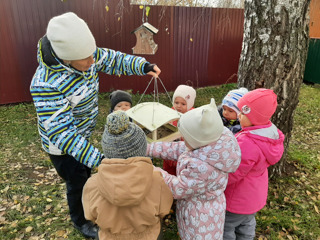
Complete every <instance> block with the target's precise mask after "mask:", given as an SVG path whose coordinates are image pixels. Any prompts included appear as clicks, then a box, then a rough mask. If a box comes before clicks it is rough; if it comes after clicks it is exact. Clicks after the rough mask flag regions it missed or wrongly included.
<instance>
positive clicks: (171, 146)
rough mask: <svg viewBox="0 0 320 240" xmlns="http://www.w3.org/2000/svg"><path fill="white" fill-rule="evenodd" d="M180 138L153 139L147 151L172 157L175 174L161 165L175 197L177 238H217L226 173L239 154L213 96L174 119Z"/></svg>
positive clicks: (220, 231) (220, 234) (235, 164)
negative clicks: (173, 140)
mask: <svg viewBox="0 0 320 240" xmlns="http://www.w3.org/2000/svg"><path fill="white" fill-rule="evenodd" d="M178 129H179V131H180V132H181V134H182V136H183V138H184V141H180V142H154V143H151V144H150V145H148V151H147V153H148V155H149V156H153V157H158V158H164V159H171V160H176V161H178V164H177V176H173V175H170V174H168V173H167V172H166V171H164V170H162V169H161V168H156V169H157V170H159V171H161V173H162V175H163V177H164V180H165V182H166V184H167V185H168V186H169V188H170V189H171V191H172V193H173V197H174V198H175V199H177V209H176V214H177V223H178V230H179V234H180V237H181V239H182V240H191V239H192V240H194V239H199V240H200V239H203V240H209V239H222V237H223V228H224V220H225V209H226V200H225V196H224V190H225V188H226V185H227V182H228V173H229V172H234V171H235V170H236V169H237V168H238V166H239V164H240V159H241V152H240V148H239V145H238V143H237V140H236V139H235V137H234V136H233V134H232V132H231V131H230V130H229V129H227V128H226V127H224V126H223V123H222V120H221V118H220V116H219V113H218V110H217V107H216V104H215V101H214V99H211V103H210V104H208V105H205V106H202V107H199V108H196V109H194V110H191V111H189V112H186V113H185V114H184V115H183V116H182V117H181V118H180V120H179V122H178Z"/></svg>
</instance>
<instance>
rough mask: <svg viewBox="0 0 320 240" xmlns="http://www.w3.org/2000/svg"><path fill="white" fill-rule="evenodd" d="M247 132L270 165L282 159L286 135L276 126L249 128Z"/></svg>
mask: <svg viewBox="0 0 320 240" xmlns="http://www.w3.org/2000/svg"><path fill="white" fill-rule="evenodd" d="M245 130H246V131H247V132H248V133H247V134H249V136H250V138H251V139H252V140H253V142H254V143H255V144H256V145H257V146H259V148H260V150H261V151H262V152H263V155H264V156H265V157H266V160H267V161H268V163H269V164H270V165H273V164H275V163H277V162H278V161H279V160H280V159H281V157H282V154H283V151H284V147H283V141H284V134H283V133H282V132H281V131H280V130H279V129H278V128H277V127H276V126H275V125H274V124H269V126H267V127H264V128H257V127H249V128H247V129H245ZM246 131H245V132H246ZM240 134H241V133H240Z"/></svg>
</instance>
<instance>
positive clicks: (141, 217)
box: [82, 111, 173, 240]
mask: <svg viewBox="0 0 320 240" xmlns="http://www.w3.org/2000/svg"><path fill="white" fill-rule="evenodd" d="M102 148H103V152H104V155H105V157H106V158H108V159H104V160H103V161H102V163H101V164H100V166H99V168H98V173H96V174H95V175H93V176H92V177H91V178H89V180H88V181H87V183H86V184H85V186H84V189H83V195H82V201H83V207H84V213H85V217H86V218H87V219H88V220H91V221H93V222H94V223H96V224H97V225H98V226H99V228H100V230H99V239H100V240H104V239H137V240H138V239H139V240H141V239H145V240H153V239H154V240H155V239H157V238H158V236H159V234H160V230H161V229H160V228H161V224H160V222H161V219H162V218H163V217H164V216H165V215H167V214H168V213H169V211H170V207H171V204H172V201H173V198H172V193H171V191H170V189H169V188H168V187H167V185H166V184H165V182H164V180H163V177H162V175H161V173H160V172H158V171H153V165H152V162H151V159H150V158H149V157H145V156H146V150H147V141H146V137H145V134H144V132H143V131H142V129H141V128H140V127H138V126H137V125H136V124H134V123H132V122H130V121H129V117H128V116H127V115H126V114H125V112H123V111H116V112H113V113H111V114H110V115H108V117H107V123H106V126H105V131H104V133H103V136H102Z"/></svg>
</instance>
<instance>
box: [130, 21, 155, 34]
mask: <svg viewBox="0 0 320 240" xmlns="http://www.w3.org/2000/svg"><path fill="white" fill-rule="evenodd" d="M141 28H146V29H147V30H149V31H150V32H152V33H153V34H157V33H158V31H159V30H158V29H156V28H155V27H154V26H152V25H151V24H150V23H148V22H145V23H143V24H142V25H141V26H140V27H138V28H136V29H135V30H133V31H132V32H131V33H134V32H136V31H138V30H139V29H141Z"/></svg>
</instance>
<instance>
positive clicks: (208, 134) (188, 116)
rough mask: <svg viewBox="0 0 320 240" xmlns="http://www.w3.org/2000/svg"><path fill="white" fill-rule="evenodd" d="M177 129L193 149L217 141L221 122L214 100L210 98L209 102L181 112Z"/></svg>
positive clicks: (221, 127)
mask: <svg viewBox="0 0 320 240" xmlns="http://www.w3.org/2000/svg"><path fill="white" fill-rule="evenodd" d="M178 129H179V131H180V133H181V134H182V136H183V138H184V140H185V141H186V142H187V143H188V144H189V145H190V146H191V147H192V148H194V149H196V148H199V147H203V146H205V145H208V144H209V143H212V142H215V141H217V140H218V139H219V138H220V136H221V134H222V131H223V123H222V119H221V117H220V115H219V112H218V109H217V106H216V103H215V100H214V99H213V98H211V103H210V104H208V105H204V106H201V107H198V108H195V109H193V110H191V111H188V112H186V113H185V114H183V115H182V116H181V118H180V119H179V122H178Z"/></svg>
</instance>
